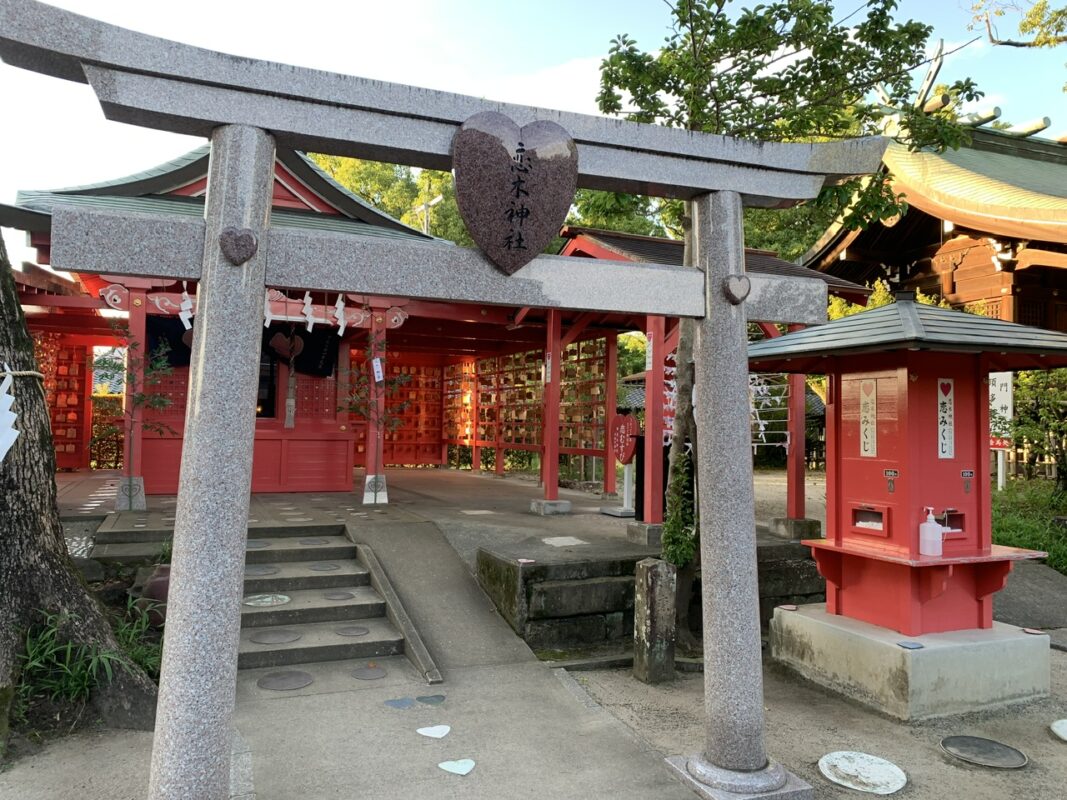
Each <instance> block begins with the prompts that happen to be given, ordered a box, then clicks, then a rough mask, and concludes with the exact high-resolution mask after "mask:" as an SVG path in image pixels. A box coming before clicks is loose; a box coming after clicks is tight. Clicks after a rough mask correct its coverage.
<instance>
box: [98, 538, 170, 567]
mask: <svg viewBox="0 0 1067 800" xmlns="http://www.w3.org/2000/svg"><path fill="white" fill-rule="evenodd" d="M162 550H163V542H162V541H143V542H121V543H116V544H94V545H93V549H92V550H90V551H89V558H92V559H94V560H96V561H99V562H100V563H101V564H149V563H152V562H154V561H155V560H156V559H157V558H159V554H160V553H161V552H162Z"/></svg>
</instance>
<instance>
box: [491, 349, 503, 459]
mask: <svg viewBox="0 0 1067 800" xmlns="http://www.w3.org/2000/svg"><path fill="white" fill-rule="evenodd" d="M495 385H496V453H495V455H494V456H493V466H494V468H495V470H496V474H497V475H498V476H499V477H501V478H503V477H504V422H503V416H504V414H503V412H504V400H503V397H502V395H501V394H500V389H501V385H500V365H499V364H497V370H496V384H495Z"/></svg>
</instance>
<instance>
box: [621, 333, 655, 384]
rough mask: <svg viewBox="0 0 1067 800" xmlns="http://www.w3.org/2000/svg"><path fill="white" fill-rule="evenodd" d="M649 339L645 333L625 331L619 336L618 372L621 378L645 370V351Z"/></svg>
mask: <svg viewBox="0 0 1067 800" xmlns="http://www.w3.org/2000/svg"><path fill="white" fill-rule="evenodd" d="M647 349H648V340H647V339H645V335H644V334H643V333H624V334H621V335H620V336H619V350H618V353H619V360H618V374H619V377H620V378H625V377H626V376H627V375H633V374H634V373H637V372H644V371H645V351H646V350H647Z"/></svg>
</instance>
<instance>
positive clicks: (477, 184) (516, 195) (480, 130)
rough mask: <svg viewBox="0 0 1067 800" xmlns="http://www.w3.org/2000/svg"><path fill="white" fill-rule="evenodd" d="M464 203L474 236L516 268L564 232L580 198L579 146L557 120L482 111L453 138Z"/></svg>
mask: <svg viewBox="0 0 1067 800" xmlns="http://www.w3.org/2000/svg"><path fill="white" fill-rule="evenodd" d="M452 168H453V170H454V171H455V176H456V202H457V203H458V204H459V213H460V216H462V217H463V222H464V223H465V224H466V226H467V231H468V232H469V233H470V235H471V238H472V239H474V241H475V243H476V244H477V245H478V247H479V248H481V250H482V252H483V253H485V255H486V256H487V257H488V258H489V260H490V261H492V262H493V263H494V264H496V265H497V267H499V268H500V269H501V270H502V271H503V272H505V273H507V274H508V275H511V274H513V273H514V272H515V271H516V270H518V269H519V268H521V267H522V266H524V265H525V264H527V263H529V262H530V261H531V260H533V258H534V257H535V256H536V255H537V254H538V253H540V252H541V251H542V250H543V249H544V248H545V246H546V245H548V243H549V242H551V241H552V238H553V237H554V236H556V235H557V234H558V233H559V229H560V226H561V225H563V223H564V221H565V220H566V218H567V211H568V210H569V209H570V207H571V203H572V202H573V201H574V190H575V187H576V185H577V179H578V148H577V147H576V146H575V144H574V140H573V139H571V137H570V134H568V133H567V131H565V130H564V129H563V128H562V127H560V126H559V125H557V124H556V123H555V122H549V121H547V120H539V121H537V122H531V123H529V124H527V125H524V126H522V127H521V128H520V127H519V126H518V125H516V124H515V123H514V122H513V121H512V120H511V119H510V118H508V117H506V116H504V115H503V114H499V113H497V112H495V111H483V112H482V113H480V114H475V115H474V116H473V117H471V118H470V119H468V120H467V121H466V122H464V123H463V125H461V126H460V129H459V131H457V132H456V135H455V137H454V138H453V139H452Z"/></svg>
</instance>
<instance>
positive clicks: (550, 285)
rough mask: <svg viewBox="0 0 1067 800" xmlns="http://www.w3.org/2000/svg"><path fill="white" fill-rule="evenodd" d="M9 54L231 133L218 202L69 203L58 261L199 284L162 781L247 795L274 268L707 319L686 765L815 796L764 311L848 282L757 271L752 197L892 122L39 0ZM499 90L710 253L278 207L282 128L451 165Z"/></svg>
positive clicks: (702, 786) (387, 157)
mask: <svg viewBox="0 0 1067 800" xmlns="http://www.w3.org/2000/svg"><path fill="white" fill-rule="evenodd" d="M0 58H2V59H3V60H4V61H5V62H7V63H8V64H11V65H14V66H18V67H23V68H26V69H30V70H34V71H37V72H41V73H44V74H48V75H52V76H54V77H57V78H64V79H66V80H72V81H78V82H84V83H89V84H90V85H91V86H92V88H93V90H94V91H95V92H96V94H97V97H98V98H99V101H100V104H101V106H102V108H103V110H104V113H105V115H106V116H107V117H108V118H109V119H112V120H117V121H121V122H127V123H132V124H137V125H142V126H146V127H151V128H158V129H162V130H169V131H175V132H179V133H186V134H193V135H198V136H203V137H208V138H210V140H211V144H212V149H211V162H210V163H211V166H210V174H209V178H208V193H207V201H206V209H205V219H202V220H198V219H174V218H163V217H158V216H152V215H139V214H132V213H130V214H122V213H117V212H109V211H97V210H94V211H90V210H85V209H78V208H75V207H73V206H71V207H66V208H64V207H62V206H60V207H57V209H56V211H55V214H54V216H53V232H52V263H53V264H54V265H55V266H56V267H57V268H60V269H67V270H74V271H89V272H96V273H104V274H124V275H132V276H136V277H154V278H169V279H177V280H182V279H185V280H196V281H199V309H198V313H197V324H196V327H195V334H194V340H193V348H192V349H193V357H192V364H191V367H190V372H189V391H188V398H189V400H188V415H187V421H186V429H185V446H184V450H183V454H182V464H181V479H180V488H179V494H178V507H177V518H176V522H175V528H174V551H173V573H172V575H173V577H172V582H171V588H170V600H169V607H168V620H167V636H166V643H165V647H164V652H163V669H162V680H161V685H160V695H159V705H158V712H157V723H156V733H155V742H154V749H153V754H152V767H151V780H150V787H149V795H148V796H149V797H150V798H151V799H152V800H164V799H166V800H177V799H178V798H182V799H183V800H184V799H185V798H190V797H195V798H198V799H200V800H216V799H219V798H224V797H226V796H227V786H228V775H229V753H230V738H229V737H230V731H231V724H232V714H233V709H234V704H235V685H236V669H237V644H238V634H239V624H240V623H239V608H240V602H241V596H242V573H243V567H244V557H245V539H246V536H247V519H248V499H249V488H250V480H251V467H252V443H253V433H254V422H255V416H254V415H255V412H254V409H255V398H256V385H257V382H256V377H257V373H258V367H259V340H260V329H261V327H262V324H263V297H264V291H265V287H269V286H283V287H290V288H297V289H307V290H319V291H322V290H329V291H340V292H358V293H361V294H381V295H392V296H397V295H399V296H410V297H414V298H421V299H427V300H453V301H467V302H477V303H483V304H506V305H511V306H540V307H546V308H550V309H564V308H567V309H581V310H589V311H613V312H614V311H623V312H630V313H638V314H657V315H667V316H679V317H693V318H696V319H698V320H699V326H698V336H697V340H696V346H695V358H696V364H697V369H696V409H697V425H698V428H699V431H700V436H699V437H698V447H699V456H700V459H699V463H700V474H699V485H700V487H701V490H702V491H701V494H700V500H699V502H700V517H701V520H702V536H701V541H702V544H701V547H702V563H703V564H704V569H703V579H702V580H703V595H704V643H705V663H706V669H705V672H704V676H705V678H704V680H705V709H706V741H705V743H704V748H703V750H702V752H701V753H700V754H698V755H695V756H692V757H691V758H689V759H688V760H685V759H681V760H677V759H676V760H674V762H673V766H674V768H675V769H677V770H678V771H679V774H680V776H681V777H682V778H683V779H684V780H686V781H687V782H688V783H689V785H690V786H692V787H693V788H694V789H695V790H696V791H697V792H698V793H699V794H701V795H702V796H704V797H722V796H724V795H722V794H721V792H723V791H727V792H734V793H737V794H740V795H741V796H745V795H759V796H760V797H770V796H776V797H789V798H810V797H811V796H812V794H811V789H810V787H807V786H806V785H805V784H803V783H802V782H801V781H799V780H798V779H797V778H795V777H794V776H792V775H790V774H789V773H787V772H786V771H785V770H784V769H783V768H782V767H781V766H780V765H778V764H775V763H773V762H769V761H768V759H767V755H766V752H765V749H764V737H763V724H764V722H763V720H764V717H763V683H762V672H761V659H760V631H759V620H758V599H757V586H756V552H755V521H754V512H753V492H752V465H751V456H750V454H749V447H748V445H749V421H748V415H749V406H748V369H747V360H746V330H745V326H746V322H747V321H749V320H752V321H755V320H761V321H774V322H786V323H809V324H810V323H816V322H820V321H824V320H825V308H826V296H825V291H826V290H825V287H824V286H823V285H822V284H821V283H820V282H811V281H798V280H795V279H786V278H774V277H766V276H756V275H749V276H745V275H744V249H743V248H744V241H743V238H744V237H743V232H742V224H741V211H742V207H743V206H745V205H749V206H762V207H781V206H787V205H790V204H792V203H795V202H798V201H801V200H804V199H808V198H813V197H815V196H816V194H817V193H818V192H819V190H820V189H821V188H822V187H823V186H824V185H826V184H827V183H829V182H834V181H838V180H841V179H844V178H846V177H849V176H852V175H857V174H864V173H869V172H872V171H873V170H875V169H876V168H877V167H878V164H879V162H880V158H881V154H882V151H883V149H884V142H883V141H882V140H880V139H864V140H853V141H847V142H839V143H832V144H812V145H808V144H766V143H760V142H751V141H741V140H735V139H731V138H728V137H723V136H714V135H706V134H700V133H690V132H688V131H683V130H677V129H667V128H662V127H659V126H654V125H640V124H635V123H629V122H622V121H618V120H613V119H606V118H601V117H595V116H587V115H580V114H570V113H564V112H559V111H550V110H545V109H538V108H529V107H525V106H517V105H509V104H502V103H493V102H489V101H485V100H480V99H477V98H473V97H466V96H461V95H454V94H448V93H442V92H436V91H429V90H425V89H418V88H414V87H409V86H401V85H395V84H387V83H382V82H379V81H370V80H365V79H361V78H355V77H350V76H345V75H337V74H331V73H325V72H319V71H315V70H310V69H301V68H295V67H291V66H287V65H282V64H276V63H271V62H265V61H256V60H250V59H246V58H237V57H234V56H229V55H225V54H222V53H217V52H212V51H207V50H202V49H199V48H195V47H191V46H187V45H183V44H178V43H175V42H171V41H167V40H164V39H159V38H155V37H151V36H146V35H143V34H138V33H134V32H131V31H128V30H125V29H122V28H118V27H114V26H111V25H106V24H103V23H101V22H98V21H96V20H92V19H89V18H86V17H81V16H78V15H76V14H71V13H69V12H66V11H62V10H59V9H56V8H52V7H50V6H46V5H43V4H40V3H37V2H32V0H0ZM487 110H491V111H498V112H501V113H503V114H506V115H508V116H510V117H511V118H512V119H513V120H514V121H515V122H516V123H518V124H519V125H523V124H526V123H527V122H531V121H533V120H538V119H547V120H552V121H554V122H557V123H558V124H560V125H562V126H563V127H564V128H565V129H566V130H567V131H568V132H569V133H570V134H571V136H572V137H573V138H574V140H575V141H576V143H577V146H578V154H579V167H578V185H579V186H583V187H588V188H594V189H608V190H616V191H624V192H630V193H642V194H652V195H659V196H670V197H681V198H687V199H692V200H694V201H695V203H694V209H695V214H694V219H693V232H694V242H695V245H696V246H695V253H696V263H697V266H698V267H699V269H692V268H684V267H670V266H665V265H655V264H645V265H639V264H630V263H626V264H622V263H612V262H606V261H591V260H587V259H581V260H579V259H569V258H563V257H555V256H545V255H542V256H538V257H537V258H536V259H535V260H534V261H533V262H531V263H530V264H528V265H527V266H525V267H524V268H523V269H521V270H520V271H519V272H517V273H516V274H515V275H514V276H512V277H507V276H504V275H503V274H501V273H500V272H498V271H497V270H496V269H494V268H493V267H492V266H491V264H490V263H489V262H488V260H487V259H486V258H485V257H484V256H483V255H482V254H481V253H479V252H477V251H474V250H466V249H463V248H458V247H453V246H448V245H444V244H438V243H409V242H393V241H388V242H387V241H379V240H375V239H373V238H369V237H368V238H367V239H366V240H361V239H360V237H354V236H341V235H337V234H332V233H326V232H316V231H301V230H281V229H274V228H272V227H271V225H270V196H271V191H270V183H271V177H272V167H273V162H274V148H275V143H284V144H285V145H287V146H291V147H294V148H298V149H301V150H314V151H319V152H326V153H332V154H337V155H347V156H356V157H360V158H368V159H376V160H381V161H392V162H397V163H402V164H408V165H412V166H419V167H428V168H433V169H446V170H447V169H450V168H451V142H452V137H453V135H454V133H455V132H456V130H457V128H458V126H459V125H460V124H461V123H462V122H463V121H464V120H465V119H467V118H468V117H470V116H471V115H473V114H475V113H477V112H480V111H487ZM230 229H236V231H237V232H241V234H240V235H239V234H236V233H235V232H234V231H233V230H230ZM246 257H247V258H246ZM245 259H246V260H245ZM576 262H578V263H576ZM814 283H817V284H818V285H812V284H814ZM746 289H747V294H746ZM737 794H730V795H729V796H730V797H736V796H737Z"/></svg>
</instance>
